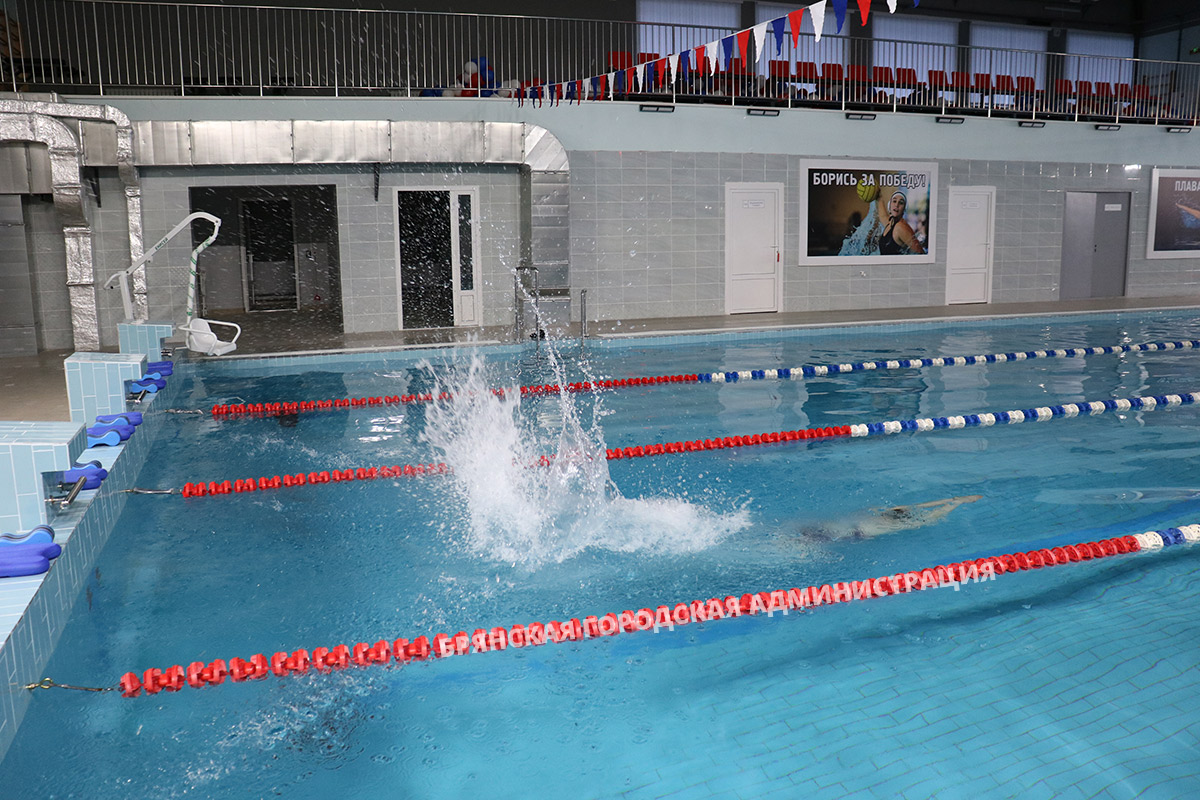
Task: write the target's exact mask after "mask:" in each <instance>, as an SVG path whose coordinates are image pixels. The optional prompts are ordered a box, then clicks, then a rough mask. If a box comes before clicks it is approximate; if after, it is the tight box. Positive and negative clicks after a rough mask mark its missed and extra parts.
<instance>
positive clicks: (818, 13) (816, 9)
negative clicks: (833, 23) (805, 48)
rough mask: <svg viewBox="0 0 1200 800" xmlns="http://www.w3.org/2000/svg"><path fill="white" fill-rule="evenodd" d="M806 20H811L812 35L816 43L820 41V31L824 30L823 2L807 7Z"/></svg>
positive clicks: (823, 0) (822, 0)
mask: <svg viewBox="0 0 1200 800" xmlns="http://www.w3.org/2000/svg"><path fill="white" fill-rule="evenodd" d="M808 18H809V19H811V20H812V26H813V33H815V34H816V35H817V36H816V39H817V41H818V42H819V41H821V31H822V30H823V29H824V28H825V0H821V2H819V3H813V4H812V5H811V6H809V7H808Z"/></svg>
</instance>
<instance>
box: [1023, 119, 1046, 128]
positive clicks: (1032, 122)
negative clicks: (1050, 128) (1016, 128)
mask: <svg viewBox="0 0 1200 800" xmlns="http://www.w3.org/2000/svg"><path fill="white" fill-rule="evenodd" d="M1017 124H1018V125H1020V126H1021V127H1022V128H1044V127H1046V123H1044V122H1042V121H1041V120H1040V119H1023V120H1021V121H1020V122H1018V123H1017Z"/></svg>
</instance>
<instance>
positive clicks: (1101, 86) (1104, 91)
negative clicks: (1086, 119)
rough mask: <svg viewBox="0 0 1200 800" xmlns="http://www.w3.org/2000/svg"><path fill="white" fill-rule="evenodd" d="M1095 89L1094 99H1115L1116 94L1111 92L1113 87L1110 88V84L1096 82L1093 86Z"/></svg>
mask: <svg viewBox="0 0 1200 800" xmlns="http://www.w3.org/2000/svg"><path fill="white" fill-rule="evenodd" d="M1095 89H1096V97H1100V98H1103V99H1105V100H1111V99H1113V98H1114V97H1116V94H1115V93H1114V92H1113V87H1112V84H1111V83H1107V82H1105V81H1097V82H1096V85H1095Z"/></svg>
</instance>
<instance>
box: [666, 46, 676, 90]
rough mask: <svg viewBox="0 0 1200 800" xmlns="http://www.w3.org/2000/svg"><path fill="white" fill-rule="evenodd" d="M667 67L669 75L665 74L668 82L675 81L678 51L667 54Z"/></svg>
mask: <svg viewBox="0 0 1200 800" xmlns="http://www.w3.org/2000/svg"><path fill="white" fill-rule="evenodd" d="M667 69H668V70H669V71H670V73H671V74H670V75H669V76H667V77H668V80H669V82H670V83H672V84H673V83H675V76H676V75H677V74H678V73H679V53H672V54H671V55H669V56H667Z"/></svg>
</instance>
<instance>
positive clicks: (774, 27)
mask: <svg viewBox="0 0 1200 800" xmlns="http://www.w3.org/2000/svg"><path fill="white" fill-rule="evenodd" d="M786 22H787V17H780V18H779V19H773V20H771V35H772V36H774V37H775V55H780V54H781V53H783V30H784V27H785V25H784V23H786Z"/></svg>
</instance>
